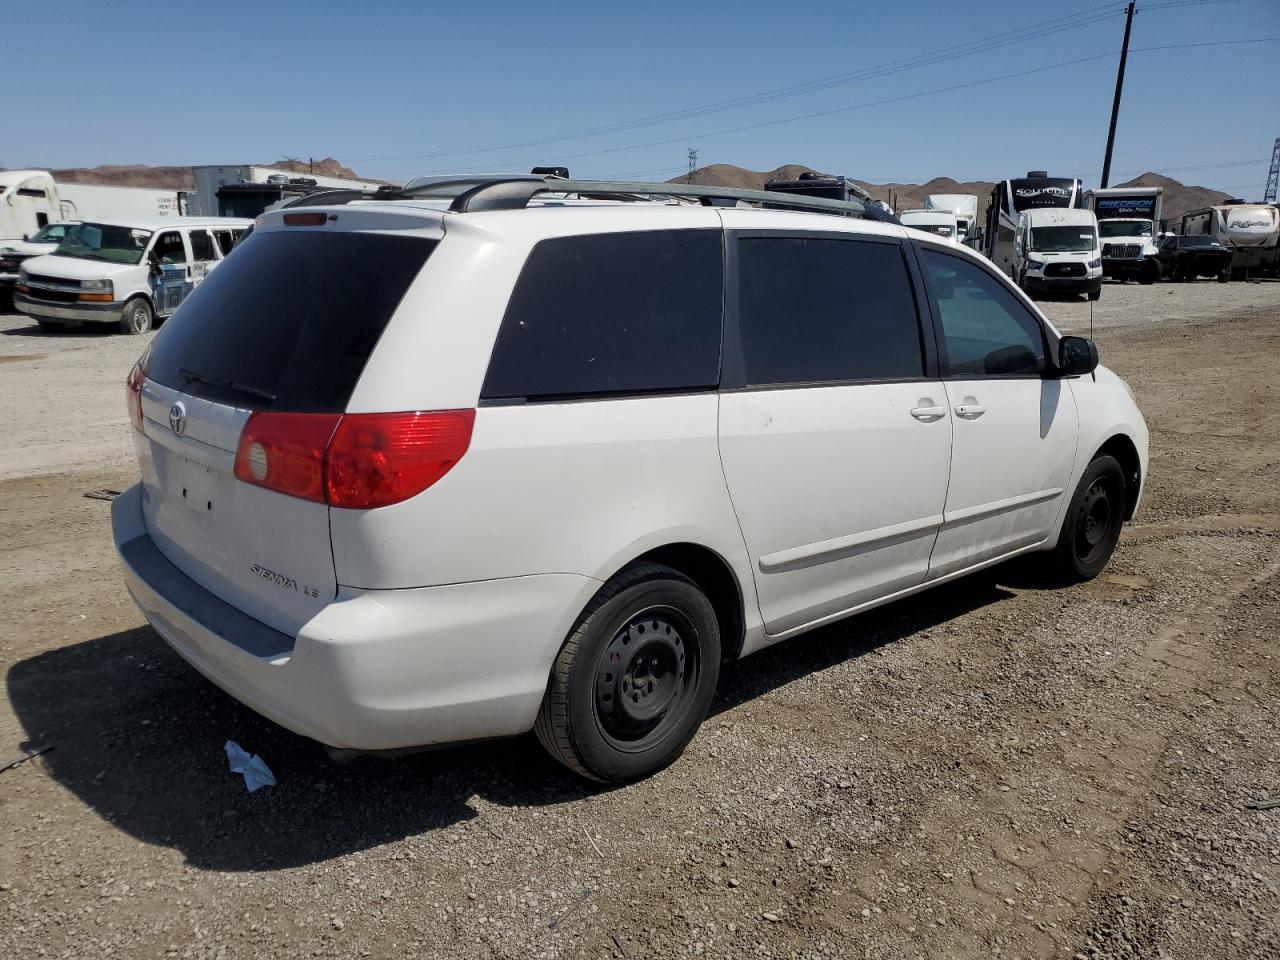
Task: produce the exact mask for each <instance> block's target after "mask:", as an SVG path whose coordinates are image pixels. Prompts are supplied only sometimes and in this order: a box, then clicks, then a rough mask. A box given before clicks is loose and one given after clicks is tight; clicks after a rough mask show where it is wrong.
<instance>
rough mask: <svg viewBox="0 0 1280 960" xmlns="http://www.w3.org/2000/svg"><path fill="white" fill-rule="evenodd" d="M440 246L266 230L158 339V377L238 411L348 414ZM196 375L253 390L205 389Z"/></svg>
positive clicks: (212, 276) (154, 369) (213, 276)
mask: <svg viewBox="0 0 1280 960" xmlns="http://www.w3.org/2000/svg"><path fill="white" fill-rule="evenodd" d="M435 243H436V242H435V241H434V240H423V239H419V238H416V237H393V236H383V235H381V234H373V233H366V234H351V233H319V232H317V233H291V232H290V231H288V230H287V229H286V230H283V231H270V232H266V233H255V234H254V235H253V236H252V237H249V238H248V239H246V240H245V241H244V243H242V244H240V245H239V246H237V247H236V249H235V250H234V252H233V253H232V254H231V256H229V257H227V259H226V261H225V262H224V263H223V264H222V265H221V266H220V267H218V269H217V270H213V271H210V273H209V276H208V278H207V279H206V280H205V281H204V282H203V283H202V284H200V286H198V287H196V289H195V291H194V292H193V293H192V294H191V295H190V296H189V297H188V298H187V299H186V301H185V302H184V303H183V304H182V307H181V308H180V309H179V310H178V312H177V313H175V314H174V315H173V317H172V318H171V319H169V320H168V321H167V322H166V323H165V325H164V327H163V329H161V331H160V333H159V334H157V335H156V339H155V341H154V352H153V354H152V357H151V369H150V376H151V378H152V379H153V380H156V381H158V382H160V383H163V384H165V385H166V386H170V387H174V388H177V389H180V390H186V391H188V392H190V393H195V394H199V395H202V396H207V397H209V398H210V399H214V400H219V401H222V402H227V403H234V404H236V405H238V406H246V407H271V408H272V409H276V410H292V411H327V412H338V411H341V410H343V409H344V408H345V407H346V404H347V400H348V399H350V397H351V391H352V389H353V388H354V387H355V384H356V380H357V379H359V377H360V371H361V370H363V369H364V365H365V361H366V360H368V359H369V354H370V353H371V352H372V351H373V347H374V344H375V343H377V341H378V337H379V336H381V334H382V330H383V328H384V327H385V326H386V325H387V321H388V320H389V319H390V318H391V315H392V313H394V312H395V309H396V307H397V305H399V303H400V299H401V298H402V297H403V296H404V293H405V290H407V289H408V287H409V284H410V283H411V282H412V281H413V278H414V277H415V276H416V275H417V273H418V270H419V269H421V267H422V264H423V263H424V262H425V261H426V259H427V257H428V256H429V255H430V253H431V251H432V250H433V249H434V247H435ZM193 373H194V374H199V375H200V377H201V379H202V380H204V381H218V382H221V383H224V384H225V383H227V382H231V383H234V384H237V385H238V386H239V387H241V388H243V389H239V390H230V389H227V388H225V387H223V388H220V387H217V386H214V385H211V384H209V383H201V382H198V381H195V380H194V379H192V377H191V374H193ZM263 395H265V396H263Z"/></svg>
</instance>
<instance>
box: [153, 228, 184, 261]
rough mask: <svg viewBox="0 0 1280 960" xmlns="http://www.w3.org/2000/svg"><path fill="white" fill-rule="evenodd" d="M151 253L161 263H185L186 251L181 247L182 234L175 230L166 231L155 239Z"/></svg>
mask: <svg viewBox="0 0 1280 960" xmlns="http://www.w3.org/2000/svg"><path fill="white" fill-rule="evenodd" d="M151 252H152V253H153V254H155V258H156V259H157V260H158V261H160V262H161V263H186V262H187V251H186V249H185V248H184V247H183V246H182V234H180V233H178V232H177V231H176V230H168V231H166V232H164V233H162V234H160V236H158V237H156V244H155V246H154V247H152V248H151Z"/></svg>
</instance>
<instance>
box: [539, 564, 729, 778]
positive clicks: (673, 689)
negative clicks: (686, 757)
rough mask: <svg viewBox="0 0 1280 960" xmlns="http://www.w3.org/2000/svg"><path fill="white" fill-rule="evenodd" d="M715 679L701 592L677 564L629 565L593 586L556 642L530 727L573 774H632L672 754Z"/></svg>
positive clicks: (709, 613) (715, 635) (713, 640)
mask: <svg viewBox="0 0 1280 960" xmlns="http://www.w3.org/2000/svg"><path fill="white" fill-rule="evenodd" d="M719 676H720V627H719V623H718V622H717V620H716V614H715V610H714V609H713V608H712V606H711V602H710V601H709V600H708V599H707V597H706V594H704V593H703V592H702V591H701V590H700V589H698V586H697V585H696V584H695V583H694V582H693V581H692V580H690V579H689V578H688V577H686V576H684V575H683V574H681V573H680V572H679V571H677V570H673V569H672V568H670V567H666V566H662V565H660V564H656V563H640V564H636V565H635V566H633V567H631V568H629V569H627V570H624V571H623V572H622V573H620V574H618V575H617V576H616V577H614V578H613V579H612V580H610V581H609V582H608V583H606V584H605V585H604V586H603V587H601V588H600V591H599V592H598V593H597V594H596V595H595V597H594V598H593V599H592V601H591V603H590V604H588V605H587V608H586V610H584V611H583V613H582V616H581V617H580V618H579V620H578V624H577V626H576V627H575V628H574V630H573V632H572V633H570V634H569V637H568V639H567V640H565V642H564V646H563V647H561V648H560V654H559V655H558V656H557V657H556V661H555V665H554V666H553V667H552V670H551V679H550V682H549V683H548V684H547V692H546V694H545V695H544V696H543V700H542V707H541V709H540V710H539V712H538V719H537V722H536V724H535V725H534V732H535V733H536V734H537V735H538V740H539V741H541V743H542V745H543V747H545V748H546V750H547V752H548V753H550V754H551V756H553V757H554V758H555V759H557V760H559V761H560V762H561V763H562V764H564V765H565V766H566V767H568V768H569V769H570V770H572V771H574V772H575V773H577V774H579V775H580V776H583V777H588V778H590V779H592V780H601V781H604V782H606V783H625V782H626V781H629V780H637V779H639V778H640V777H645V776H648V775H649V774H651V773H655V772H656V771H658V770H661V769H662V768H663V767H665V766H667V765H668V764H669V763H671V762H672V761H674V760H675V759H676V758H677V757H678V756H680V754H681V752H682V751H683V750H684V748H685V745H686V744H688V742H689V741H690V740H691V739H693V735H694V734H695V733H696V732H697V730H698V726H699V725H700V724H701V723H702V720H703V718H704V717H705V716H706V715H707V709H708V708H709V707H710V706H711V697H712V695H713V694H714V693H715V687H716V681H717V679H719Z"/></svg>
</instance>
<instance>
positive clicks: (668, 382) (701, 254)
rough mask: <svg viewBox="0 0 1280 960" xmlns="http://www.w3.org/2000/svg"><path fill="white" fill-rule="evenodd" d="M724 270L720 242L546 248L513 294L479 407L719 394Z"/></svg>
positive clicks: (674, 235)
mask: <svg viewBox="0 0 1280 960" xmlns="http://www.w3.org/2000/svg"><path fill="white" fill-rule="evenodd" d="M723 269H724V268H723V258H722V256H721V233H720V231H719V230H664V231H653V232H645V233H610V234H598V235H592V236H581V237H561V238H557V239H553V240H544V241H542V242H541V243H539V244H538V245H537V246H536V247H534V249H533V252H532V253H530V254H529V259H528V261H527V262H526V263H525V266H524V270H523V271H522V272H521V274H520V279H519V280H518V281H517V282H516V286H515V290H514V291H513V292H512V294H511V302H510V303H509V304H508V306H507V312H506V315H505V316H504V317H503V319H502V327H501V329H500V331H499V333H498V339H497V343H496V344H495V345H494V349H493V357H492V359H491V360H490V362H489V371H488V373H487V375H486V376H485V381H484V389H483V392H482V396H483V397H484V398H485V399H512V398H524V399H543V400H549V399H559V398H571V397H582V396H607V395H610V394H629V393H647V392H655V391H680V390H698V389H707V388H714V387H716V386H717V385H718V383H719V379H720V324H721V293H722V287H723V279H722V278H723Z"/></svg>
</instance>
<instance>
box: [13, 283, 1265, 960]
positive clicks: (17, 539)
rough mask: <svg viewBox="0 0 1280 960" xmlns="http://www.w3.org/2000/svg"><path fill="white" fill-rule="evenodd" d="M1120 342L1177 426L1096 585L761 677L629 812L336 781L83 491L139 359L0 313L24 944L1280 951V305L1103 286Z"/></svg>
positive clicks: (33, 947)
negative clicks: (192, 658) (254, 779)
mask: <svg viewBox="0 0 1280 960" xmlns="http://www.w3.org/2000/svg"><path fill="white" fill-rule="evenodd" d="M1046 310H1047V311H1048V312H1049V314H1050V315H1051V316H1052V317H1053V318H1054V319H1055V321H1056V322H1058V323H1059V324H1060V325H1061V326H1062V327H1063V328H1064V329H1069V330H1072V331H1073V332H1075V331H1081V330H1087V328H1088V322H1089V308H1088V305H1087V304H1086V303H1085V302H1084V301H1078V302H1072V303H1050V304H1047V305H1046ZM1094 331H1095V335H1096V337H1097V339H1098V340H1099V343H1100V349H1101V352H1102V355H1103V362H1104V363H1107V364H1108V365H1110V366H1112V367H1113V368H1114V369H1116V370H1117V371H1119V372H1120V373H1121V374H1122V375H1123V376H1125V377H1126V378H1127V379H1128V380H1129V382H1130V384H1131V385H1132V386H1133V388H1134V390H1135V392H1136V393H1137V395H1138V397H1139V400H1140V402H1141V403H1142V406H1143V408H1144V410H1145V412H1146V415H1147V418H1148V421H1149V423H1150V425H1151V428H1152V464H1151V472H1152V475H1151V479H1150V482H1149V484H1148V488H1147V490H1148V492H1147V496H1146V501H1145V504H1144V508H1143V511H1142V514H1141V515H1140V517H1139V520H1138V521H1137V522H1136V523H1134V524H1131V525H1130V526H1129V527H1127V528H1126V531H1125V534H1124V536H1123V538H1122V540H1121V544H1120V548H1119V550H1118V551H1117V553H1116V556H1115V558H1114V560H1113V561H1112V563H1111V565H1110V567H1109V568H1108V570H1107V571H1106V572H1105V573H1104V575H1103V576H1102V577H1100V578H1099V579H1098V580H1095V581H1094V582H1092V583H1089V584H1086V585H1084V586H1080V587H1074V588H1071V589H1066V590H1048V589H1045V588H1044V587H1043V586H1042V585H1038V584H1037V583H1036V582H1035V581H1034V579H1032V578H1030V577H1029V576H1028V574H1027V573H1026V572H1025V571H1023V570H1021V569H1019V568H1018V567H1016V566H1011V567H1008V568H1002V569H998V570H996V571H993V572H991V573H988V574H984V575H980V576H976V577H972V578H969V579H967V580H965V581H962V582H959V583H954V584H951V585H948V586H946V587H943V588H940V589H938V590H935V591H934V592H932V593H930V594H926V595H924V596H922V597H917V598H914V599H912V600H909V601H906V602H903V603H900V604H896V605H894V606H891V607H887V608H884V609H881V610H879V611H876V612H874V613H872V614H869V615H865V616H862V617H858V618H855V619H853V620H850V621H847V622H845V623H843V624H840V625H837V626H835V627H832V628H828V629H825V630H822V631H819V632H817V633H814V634H811V635H809V636H807V637H804V638H801V639H798V640H794V641H790V642H787V643H784V644H781V645H779V646H777V647H774V648H772V649H770V650H768V651H766V652H764V653H761V654H759V655H757V656H755V657H752V658H750V659H748V660H745V661H742V662H741V663H736V664H730V665H728V666H727V667H726V669H725V671H724V674H723V677H722V683H721V690H720V693H719V695H718V698H717V700H716V703H715V706H714V707H713V710H712V716H711V717H710V718H709V719H708V721H707V722H706V724H705V725H704V727H703V729H702V732H701V733H700V734H699V736H698V737H697V738H696V739H695V740H694V742H693V743H692V744H691V746H690V748H689V751H688V754H687V755H686V757H685V758H683V759H682V760H681V761H680V762H678V763H677V764H675V765H674V766H673V767H672V768H671V769H669V770H667V771H666V772H664V773H662V774H660V775H659V776H656V777H654V778H652V779H651V780H648V781H645V782H643V783H639V784H635V785H633V786H629V787H625V788H622V789H615V790H602V789H600V788H598V787H595V786H592V785H588V784H584V783H582V782H580V781H578V780H576V779H574V778H573V777H572V776H570V775H568V774H567V773H565V772H564V771H562V770H561V769H560V768H559V767H557V766H556V765H555V764H554V763H553V762H552V761H550V760H549V759H547V758H546V757H544V756H543V754H542V752H541V750H540V749H539V748H538V747H537V745H536V742H535V741H534V740H533V739H532V738H531V737H526V738H522V739H519V740H514V741H509V742H502V743H495V744H489V745H484V746H478V747H467V748H457V749H452V750H446V751H440V752H436V753H428V754H420V755H416V756H411V757H405V758H401V759H397V760H374V759H362V760H357V761H353V762H351V763H349V764H347V765H345V766H335V765H333V764H332V763H330V761H329V760H328V759H327V758H326V756H325V755H324V754H323V752H322V751H320V750H319V748H317V747H316V746H315V745H314V744H311V743H309V742H308V741H305V740H302V739H300V738H297V737H294V736H293V735H291V734H288V733H286V732H284V731H282V730H280V729H278V728H276V727H273V726H272V725H271V724H269V723H267V722H266V721H264V720H262V719H260V718H258V717H257V716H255V715H254V714H252V713H251V712H250V711H248V710H246V709H245V708H243V707H241V706H239V705H238V704H236V703H235V702H234V701H232V700H231V699H229V698H228V697H226V696H225V695H223V694H222V693H220V692H219V691H217V690H216V689H214V688H213V687H211V686H210V685H209V684H207V683H206V682H205V681H203V680H202V679H201V678H200V677H198V676H197V675H196V674H194V673H193V672H192V671H191V670H189V669H187V668H186V667H185V666H184V665H183V664H182V663H181V662H180V661H179V660H178V659H177V657H176V656H175V655H173V654H171V653H170V652H169V651H168V649H167V648H166V647H165V646H164V645H163V643H162V642H161V641H160V640H159V639H158V638H157V637H156V636H155V634H153V633H152V632H151V631H150V630H149V629H148V628H146V627H145V626H144V625H143V622H142V620H141V618H140V617H139V615H138V614H137V612H136V610H135V608H134V607H133V604H132V603H131V601H130V600H129V598H128V596H127V594H126V593H125V591H124V589H123V587H122V586H121V584H120V581H119V577H118V575H117V572H116V566H115V563H114V560H113V558H112V552H111V546H110V537H109V530H108V520H107V504H106V503H104V502H102V501H99V500H91V499H85V498H84V497H83V494H84V493H85V492H86V491H91V490H94V489H98V488H113V489H122V488H123V487H125V486H126V485H128V484H129V483H131V482H132V479H133V476H134V473H135V470H134V468H133V466H132V465H131V464H130V462H129V458H130V455H131V454H130V448H129V441H128V428H127V425H126V422H125V413H124V403H123V380H124V376H125V374H126V372H127V370H128V368H129V366H130V364H131V362H132V361H133V359H134V357H136V355H137V354H138V353H139V352H140V350H141V348H142V344H143V340H142V339H141V338H126V337H121V336H114V335H104V334H100V333H94V332H88V333H80V332H68V333H66V334H62V335H58V336H49V335H45V334H42V333H41V332H40V331H38V330H37V329H36V328H35V327H34V326H32V325H29V324H28V323H27V322H26V320H25V318H22V317H17V316H3V317H0V403H2V404H3V409H5V410H6V411H7V416H6V418H5V420H4V422H3V423H0V450H3V451H4V456H3V458H0V610H2V611H3V616H0V661H2V663H3V667H4V670H5V674H6V685H5V697H4V699H3V701H0V764H3V763H4V762H5V761H7V760H8V759H9V758H10V757H12V756H16V755H18V754H19V753H20V752H21V751H22V750H25V749H30V748H31V747H36V746H45V747H50V748H52V749H50V751H49V752H47V753H45V754H43V755H41V756H40V757H38V758H37V759H34V760H30V761H28V762H26V763H24V764H22V765H21V766H18V767H14V768H12V769H8V770H5V771H4V772H0V837H3V842H2V843H0V909H3V911H4V922H3V924H2V925H0V957H35V956H49V957H112V956H119V957H131V958H132V957H190V958H235V957H243V958H249V957H262V956H271V957H312V956H322V957H352V956H372V957H395V958H400V957H424V958H425V957H468V958H470V957H512V958H516V957H622V958H640V957H654V958H658V957H671V956H709V957H742V956H761V957H804V958H817V957H859V958H861V957H867V958H872V957H874V958H877V960H879V958H899V957H901V958H915V957H930V958H932V957H993V956H999V957H1005V958H1009V957H1023V958H1028V957H1046V958H1048V957H1059V956H1061V957H1087V958H1095V957H1096V958H1101V957H1135V958H1157V957H1172V958H1210V957H1214V958H1216V957H1233V958H1234V957H1241V958H1243V957H1280V896H1278V894H1280V809H1274V810H1270V811H1261V810H1255V809H1252V808H1250V807H1249V806H1248V804H1250V803H1251V802H1255V801H1259V800H1262V799H1265V798H1269V797H1278V796H1280V732H1277V727H1276V717H1277V716H1278V715H1280V710H1278V709H1277V708H1278V707H1280V685H1278V684H1277V681H1280V645H1277V641H1276V637H1277V635H1278V634H1280V494H1278V493H1277V482H1278V481H1280V414H1278V413H1277V412H1276V407H1275V404H1274V402H1273V401H1274V399H1275V396H1274V395H1275V388H1276V383H1277V379H1276V375H1275V362H1274V359H1273V358H1274V356H1276V355H1277V353H1280V284H1274V283H1272V284H1239V283H1234V284H1229V285H1226V286H1222V285H1219V284H1217V283H1213V282H1201V283H1195V284H1162V285H1159V286H1156V287H1141V286H1137V285H1132V284H1131V285H1126V286H1117V285H1111V284H1109V285H1107V287H1106V288H1105V289H1104V293H1103V297H1102V300H1101V301H1100V302H1099V303H1098V304H1097V305H1096V306H1095V310H1094ZM228 738H230V739H234V740H236V741H238V742H239V743H241V744H242V745H244V746H245V747H246V748H248V749H249V750H250V751H251V752H255V753H258V754H261V755H262V756H263V758H264V759H265V760H266V761H267V762H268V763H269V764H270V765H271V767H272V769H273V770H274V771H275V774H276V776H277V778H278V779H279V785H278V786H276V787H271V788H267V789H264V790H262V791H259V792H258V793H256V794H253V795H249V794H247V793H246V792H245V790H244V786H243V783H242V782H241V781H239V779H238V778H236V777H233V776H231V775H230V774H229V773H228V771H227V768H226V760H225V757H224V754H223V750H222V744H223V742H224V741H225V740H226V739H228Z"/></svg>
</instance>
